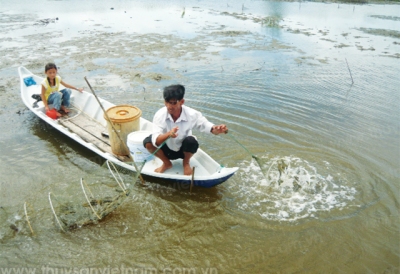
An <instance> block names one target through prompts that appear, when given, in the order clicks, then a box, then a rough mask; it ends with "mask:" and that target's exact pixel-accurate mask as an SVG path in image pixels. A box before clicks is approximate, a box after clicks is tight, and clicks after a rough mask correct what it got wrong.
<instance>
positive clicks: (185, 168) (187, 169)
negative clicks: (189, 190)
mask: <svg viewBox="0 0 400 274" xmlns="http://www.w3.org/2000/svg"><path fill="white" fill-rule="evenodd" d="M183 174H184V175H192V168H191V167H190V165H189V164H183Z"/></svg>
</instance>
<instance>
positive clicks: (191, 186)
mask: <svg viewBox="0 0 400 274" xmlns="http://www.w3.org/2000/svg"><path fill="white" fill-rule="evenodd" d="M194 168H195V167H193V171H192V182H191V183H190V193H192V188H193V181H194Z"/></svg>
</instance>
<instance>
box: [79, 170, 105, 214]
mask: <svg viewBox="0 0 400 274" xmlns="http://www.w3.org/2000/svg"><path fill="white" fill-rule="evenodd" d="M81 187H82V190H83V194H85V198H86V201H87V202H88V204H89V206H90V208H91V209H92V211H93V213H94V214H95V215H96V216H97V218H99V220H101V217H100V216H99V215H98V214H97V212H96V210H94V208H93V207H92V203H90V200H89V198H88V197H87V195H86V191H85V188H84V187H83V178H81Z"/></svg>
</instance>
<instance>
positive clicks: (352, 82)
mask: <svg viewBox="0 0 400 274" xmlns="http://www.w3.org/2000/svg"><path fill="white" fill-rule="evenodd" d="M344 60H346V64H347V68H348V69H349V72H350V77H351V84H354V81H353V76H352V75H351V70H350V67H349V63H347V59H346V58H344Z"/></svg>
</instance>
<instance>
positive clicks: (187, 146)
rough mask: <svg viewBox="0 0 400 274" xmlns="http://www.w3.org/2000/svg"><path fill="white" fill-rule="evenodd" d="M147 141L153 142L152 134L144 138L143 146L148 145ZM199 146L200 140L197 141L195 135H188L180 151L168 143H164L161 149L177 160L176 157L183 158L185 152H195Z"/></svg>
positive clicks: (168, 156) (166, 154) (171, 158)
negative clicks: (173, 148) (171, 147)
mask: <svg viewBox="0 0 400 274" xmlns="http://www.w3.org/2000/svg"><path fill="white" fill-rule="evenodd" d="M147 143H151V135H149V136H147V137H146V138H145V139H144V140H143V146H144V147H146V144H147ZM198 148H199V142H197V140H196V138H194V137H193V136H188V137H186V138H185V139H183V142H182V146H181V148H180V149H179V151H174V150H172V149H170V148H169V147H168V146H167V144H165V145H163V146H162V147H161V150H162V151H163V152H164V154H165V156H167V158H168V159H170V160H176V159H183V158H184V154H183V153H184V152H190V153H193V154H195V153H196V152H197V149H198Z"/></svg>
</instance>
